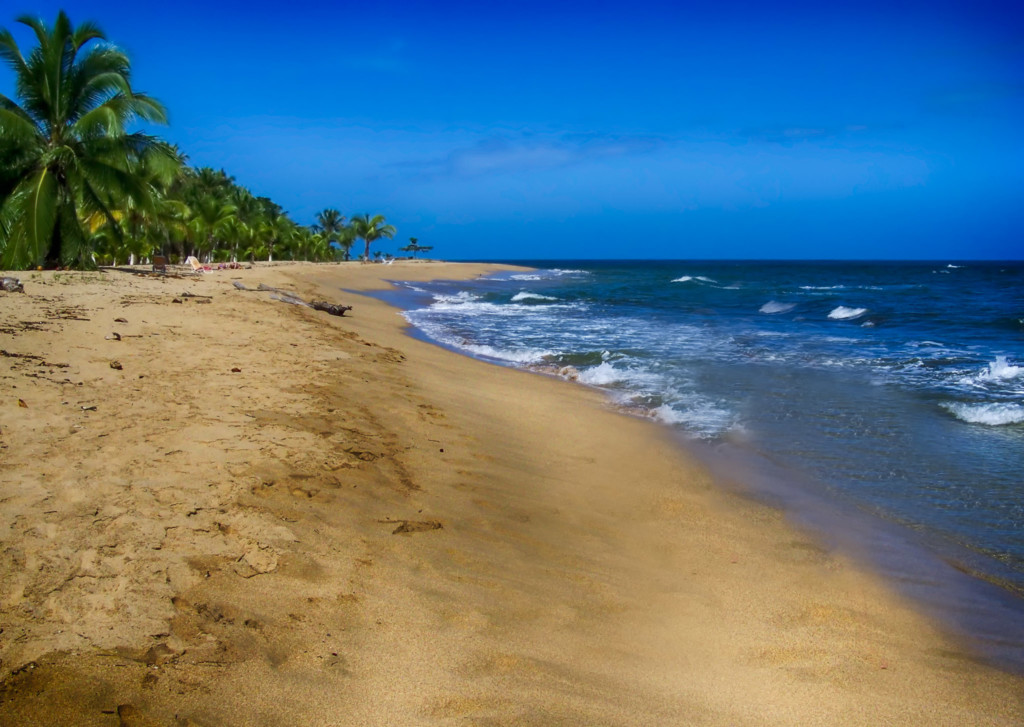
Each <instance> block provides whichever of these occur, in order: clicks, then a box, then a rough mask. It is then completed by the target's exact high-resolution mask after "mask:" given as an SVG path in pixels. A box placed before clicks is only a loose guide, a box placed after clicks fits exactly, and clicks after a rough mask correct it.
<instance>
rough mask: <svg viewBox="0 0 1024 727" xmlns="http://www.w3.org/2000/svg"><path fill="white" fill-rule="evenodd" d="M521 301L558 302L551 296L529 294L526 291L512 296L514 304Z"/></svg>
mask: <svg viewBox="0 0 1024 727" xmlns="http://www.w3.org/2000/svg"><path fill="white" fill-rule="evenodd" d="M521 300H558V298H552V297H551V296H550V295H541V294H540V293H527V292H526V291H525V290H524V291H523V292H521V293H516V294H515V295H513V296H512V302H513V303H518V302H519V301H521Z"/></svg>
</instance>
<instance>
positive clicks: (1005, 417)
mask: <svg viewBox="0 0 1024 727" xmlns="http://www.w3.org/2000/svg"><path fill="white" fill-rule="evenodd" d="M942 408H943V409H945V410H946V411H948V412H950V413H951V414H952V415H953V416H955V417H956V418H957V419H959V420H960V421H963V422H967V423H968V424H987V425H988V426H990V427H998V426H1003V425H1006V424H1020V423H1022V422H1024V406H1021V405H1020V404H1011V403H1007V402H997V403H992V404H964V403H962V402H948V403H944V404H942Z"/></svg>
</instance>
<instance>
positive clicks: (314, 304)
mask: <svg viewBox="0 0 1024 727" xmlns="http://www.w3.org/2000/svg"><path fill="white" fill-rule="evenodd" d="M240 290H241V288H240ZM257 290H262V291H265V292H270V293H277V295H272V296H270V297H271V298H273V299H274V300H279V301H281V302H282V303H291V304H292V305H304V306H306V307H307V308H312V309H313V310H319V311H323V312H324V313H327V314H329V315H332V316H343V315H345V313H346V312H347V311H350V310H352V306H350V305H339V304H338V303H328V302H327V301H326V300H314V301H310V302H306V301H304V300H303V299H302V298H300V297H299V296H298V295H296V294H295V293H293V292H292V291H290V290H283V289H282V288H274V287H272V286H269V285H265V284H263V283H260V284H259V286H258V287H257Z"/></svg>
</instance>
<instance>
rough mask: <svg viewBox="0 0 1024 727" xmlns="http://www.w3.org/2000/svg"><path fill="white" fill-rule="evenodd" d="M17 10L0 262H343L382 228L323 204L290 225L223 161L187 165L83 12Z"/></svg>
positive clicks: (3, 47) (1, 137)
mask: <svg viewBox="0 0 1024 727" xmlns="http://www.w3.org/2000/svg"><path fill="white" fill-rule="evenodd" d="M17 20H18V22H19V23H22V24H24V25H26V26H28V27H29V28H31V30H32V31H33V32H34V34H35V38H36V45H35V47H34V48H32V49H31V50H30V51H29V52H28V54H27V55H26V54H24V53H22V51H21V49H20V48H19V46H18V44H17V42H16V41H15V39H14V37H13V35H12V34H11V33H10V31H8V30H6V29H2V30H0V59H2V60H3V61H4V62H5V63H6V64H7V65H8V66H9V67H10V68H11V69H12V70H13V72H14V76H15V89H14V90H15V94H14V96H15V98H11V97H9V96H7V95H4V94H0V268H3V269H25V268H32V267H36V266H39V265H43V266H47V267H77V268H90V267H95V266H97V265H118V264H124V263H127V264H135V263H143V262H148V261H149V260H151V259H152V258H153V257H154V256H155V255H163V256H166V257H168V258H170V259H171V260H172V261H174V260H177V261H184V260H185V258H187V257H188V256H195V257H196V258H197V259H199V260H200V261H202V262H210V263H216V262H230V261H242V260H250V261H256V260H281V259H285V260H313V261H324V260H335V259H346V260H347V259H349V258H350V251H351V248H352V246H353V245H354V244H355V243H356V242H357V241H360V240H361V241H362V242H363V243H364V250H363V258H364V259H366V260H369V259H371V258H370V247H371V245H372V244H373V243H374V242H376V241H378V240H381V239H391V238H393V237H394V235H395V232H396V230H395V228H394V227H393V226H392V225H389V224H388V223H387V221H386V220H385V219H384V217H383V216H382V215H370V214H360V215H354V216H353V217H352V218H351V219H348V220H346V218H345V216H344V215H342V214H341V213H339V212H338V211H337V210H336V209H325V210H323V211H322V212H320V213H319V214H318V215H317V219H316V222H315V223H314V224H312V225H310V226H305V225H301V224H298V223H297V222H295V221H293V220H292V219H291V218H290V217H289V216H288V215H287V214H286V212H285V211H284V210H283V209H282V208H281V206H280V205H278V204H277V203H275V202H274V201H273V200H271V199H269V198H267V197H260V196H257V195H255V194H253V193H252V192H251V191H250V190H248V189H246V188H245V187H243V186H241V185H239V184H237V183H236V182H235V180H234V179H233V178H232V177H231V176H229V175H228V174H227V173H225V172H224V171H223V170H213V169H210V168H206V167H203V168H193V167H190V166H189V165H188V159H187V157H186V156H185V154H183V153H182V152H181V150H179V149H178V148H177V147H175V146H172V145H170V144H168V143H167V142H165V141H163V140H161V139H159V138H157V137H155V136H153V135H150V134H147V133H143V132H140V131H133V130H132V127H133V126H134V125H136V124H138V123H140V122H142V123H146V124H164V123H166V121H167V113H166V110H165V109H164V107H163V105H162V104H161V103H160V102H159V101H158V100H156V99H155V98H153V97H151V96H149V95H147V94H145V93H141V92H139V91H137V90H135V89H134V88H133V87H132V84H131V65H130V63H129V60H128V58H127V56H126V55H125V54H124V53H123V52H122V51H121V50H120V49H118V48H117V47H115V46H113V45H111V44H109V43H108V42H107V39H106V37H105V36H104V34H103V33H102V31H101V30H100V29H99V28H98V27H97V26H96V25H95V24H94V23H89V22H86V23H82V24H80V25H78V26H77V27H75V26H73V25H72V24H71V22H70V20H69V19H68V17H67V15H66V14H65V13H64V12H63V11H61V12H60V13H59V14H58V16H57V20H56V22H55V23H54V24H53V25H52V26H48V25H47V24H46V23H45V22H44V21H42V20H41V19H37V18H32V17H29V16H23V17H20V18H18V19H17ZM15 99H16V100H15ZM413 244H415V242H414V243H413ZM410 249H412V248H410ZM378 256H379V253H378Z"/></svg>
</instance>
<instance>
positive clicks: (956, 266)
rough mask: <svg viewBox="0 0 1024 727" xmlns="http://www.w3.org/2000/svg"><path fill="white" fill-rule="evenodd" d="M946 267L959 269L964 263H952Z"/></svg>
mask: <svg viewBox="0 0 1024 727" xmlns="http://www.w3.org/2000/svg"><path fill="white" fill-rule="evenodd" d="M946 267H947V268H949V269H950V270H959V269H960V268H962V267H963V265H954V264H953V263H950V264H949V265H947V266H946Z"/></svg>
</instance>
